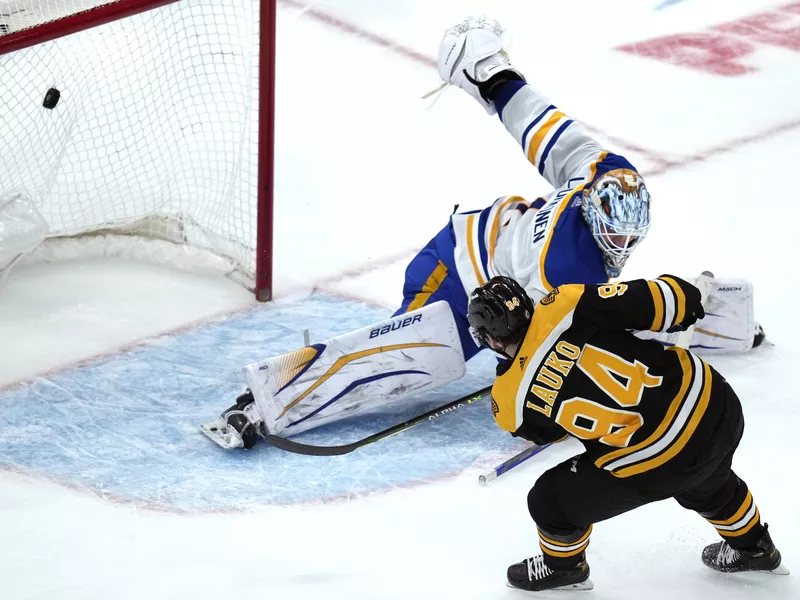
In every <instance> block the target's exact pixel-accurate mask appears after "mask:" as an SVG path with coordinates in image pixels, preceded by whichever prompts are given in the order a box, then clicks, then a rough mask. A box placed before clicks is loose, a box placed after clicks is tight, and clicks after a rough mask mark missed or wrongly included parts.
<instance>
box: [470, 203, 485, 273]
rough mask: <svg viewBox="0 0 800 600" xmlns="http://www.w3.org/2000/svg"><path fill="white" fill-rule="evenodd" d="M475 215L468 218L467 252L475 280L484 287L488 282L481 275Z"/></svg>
mask: <svg viewBox="0 0 800 600" xmlns="http://www.w3.org/2000/svg"><path fill="white" fill-rule="evenodd" d="M474 233H475V215H470V216H469V217H467V251H468V252H469V259H470V260H471V261H472V268H473V269H474V270H475V279H477V280H478V285H479V286H482V285H484V284H485V283H486V280H485V279H484V278H483V275H481V268H480V261H479V259H478V257H477V255H476V254H475V240H474V237H475V236H474Z"/></svg>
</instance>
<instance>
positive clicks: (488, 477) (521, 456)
mask: <svg viewBox="0 0 800 600" xmlns="http://www.w3.org/2000/svg"><path fill="white" fill-rule="evenodd" d="M551 445H552V444H545V445H544V446H536V445H533V446H528V447H527V448H525V450H523V451H522V452H520V453H518V454H515V455H514V456H512V457H511V458H509V459H508V460H507V461H505V462H504V463H502V464H499V465H497V466H496V467H495V468H494V469H492V470H491V471H488V472H487V473H484V474H483V475H478V483H480V484H483V485H486V484H487V483H490V482H492V481H494V480H495V479H497V478H498V477H500V475H502V474H503V473H508V472H509V471H510V470H511V469H513V468H514V467H518V466H519V465H521V464H522V463H524V462H525V461H526V460H528V459H529V458H531V457H533V456H536V455H537V454H539V452H541V451H542V450H544V449H545V448H548V447H549V446H551Z"/></svg>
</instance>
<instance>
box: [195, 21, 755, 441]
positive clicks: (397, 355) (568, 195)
mask: <svg viewBox="0 0 800 600" xmlns="http://www.w3.org/2000/svg"><path fill="white" fill-rule="evenodd" d="M507 49H508V36H507V34H506V32H505V31H504V30H503V29H502V28H501V27H500V25H499V24H497V22H496V21H494V20H492V19H488V18H485V17H482V18H468V19H467V20H465V21H464V22H463V23H461V24H460V25H458V26H456V27H454V28H452V29H450V30H448V31H447V32H446V33H445V35H444V38H443V40H442V43H441V46H440V49H439V56H438V66H439V73H440V74H441V76H442V78H443V79H444V81H445V82H446V83H448V84H452V85H455V86H457V87H459V88H461V89H462V90H464V91H466V92H467V93H468V94H469V95H470V96H472V97H473V98H474V99H475V100H476V101H477V102H478V103H479V104H480V105H481V106H482V107H483V108H484V109H485V110H486V112H487V113H489V114H497V115H498V116H499V118H500V120H501V122H502V123H503V125H504V126H505V128H506V129H507V130H508V132H509V133H510V134H511V135H512V137H513V138H514V139H515V140H516V141H517V143H519V144H520V145H521V147H522V149H523V151H524V153H525V156H526V157H527V158H528V160H529V161H530V162H531V163H532V164H533V166H534V167H535V168H536V169H537V170H538V172H539V173H540V174H541V175H542V176H543V177H544V178H545V179H546V180H547V181H548V182H550V183H551V184H552V185H553V187H554V191H553V192H552V193H550V194H549V195H547V196H544V197H541V198H537V199H535V200H533V201H532V202H528V201H527V200H525V199H523V198H521V197H519V196H504V197H501V198H499V199H498V200H496V201H495V202H494V203H493V204H492V205H490V206H488V207H487V208H485V209H484V210H480V211H472V212H467V213H457V214H454V215H452V216H451V218H450V221H449V222H448V223H447V225H446V226H445V227H444V228H443V229H442V230H441V231H440V232H439V233H438V234H437V235H436V236H435V237H434V238H433V239H432V240H431V241H430V243H428V245H427V246H426V247H425V248H424V249H422V251H420V253H419V254H418V255H417V256H416V257H415V258H414V259H413V260H412V261H411V263H410V264H409V266H408V268H407V270H406V278H405V284H404V286H403V302H402V305H401V307H400V309H399V310H398V311H397V312H396V313H395V315H394V316H393V317H392V318H390V319H388V320H386V321H384V322H381V323H376V324H374V325H371V326H369V327H366V328H364V329H362V330H359V331H357V332H353V333H350V334H346V335H344V336H339V337H337V338H334V339H332V340H326V341H325V342H323V343H320V344H315V345H314V346H312V347H309V348H303V349H301V350H298V351H297V352H292V353H289V354H286V355H282V356H278V357H273V358H269V359H266V360H265V361H262V362H260V363H256V364H254V365H249V366H248V367H246V368H245V374H246V377H247V381H248V384H249V388H250V390H252V393H250V392H249V391H248V392H247V393H245V394H244V395H243V396H241V397H240V398H239V400H237V403H236V405H235V406H233V407H231V408H230V409H229V410H228V411H225V412H224V413H223V414H222V415H221V416H220V418H219V419H218V420H217V421H215V422H212V423H209V424H208V425H205V426H203V431H204V432H205V433H206V435H208V436H209V437H210V438H211V439H213V440H214V441H215V442H217V443H218V444H220V445H221V446H222V447H224V448H231V447H241V446H243V445H244V446H245V447H249V446H251V445H252V444H254V443H255V440H256V435H257V433H262V434H263V433H265V432H267V431H268V432H270V433H272V434H276V435H283V434H285V435H291V434H294V433H300V432H302V431H304V430H307V429H310V428H312V427H315V426H318V425H321V424H323V423H326V422H328V421H332V420H336V419H339V418H341V416H342V415H344V414H353V412H354V411H360V410H364V409H365V408H368V407H369V405H370V403H373V404H374V403H385V402H387V401H388V400H391V401H395V402H396V401H397V400H398V399H400V398H402V397H408V396H412V395H414V394H415V393H418V392H419V391H420V390H422V389H430V388H433V387H436V386H439V385H442V384H445V383H447V382H450V381H453V380H454V379H457V378H459V377H461V376H462V375H463V373H464V370H465V361H467V360H469V359H470V358H472V357H473V356H474V355H475V354H476V353H477V352H478V351H479V350H480V347H479V346H478V345H477V344H476V343H475V341H474V340H473V338H472V336H471V335H470V332H469V323H468V322H467V317H466V315H467V303H468V296H469V293H470V292H471V291H472V290H473V289H475V288H476V287H478V286H481V285H483V284H484V283H486V282H487V281H488V280H489V279H490V278H491V277H493V276H495V275H505V276H509V277H513V278H514V279H515V280H517V281H519V282H520V283H521V284H522V285H523V287H524V288H525V289H526V291H527V293H528V295H529V296H530V297H531V298H533V299H534V300H536V301H538V300H539V299H540V298H542V297H544V296H545V295H546V294H548V293H549V292H550V291H551V290H552V289H553V288H554V287H556V286H559V285H562V284H565V283H604V282H607V281H608V280H609V278H612V277H617V276H618V275H619V274H620V272H621V270H622V268H623V266H624V264H625V262H626V260H627V259H628V257H629V256H630V255H631V253H632V252H633V250H634V249H635V248H636V247H637V246H638V245H639V244H640V243H641V241H642V240H643V239H644V237H645V235H646V233H647V230H648V228H649V226H650V194H649V193H648V191H647V188H646V187H645V184H644V181H643V179H642V178H641V176H640V175H639V173H638V172H637V170H636V169H635V168H634V167H633V165H631V164H630V163H629V162H628V161H627V160H626V159H625V158H623V157H622V156H618V155H616V154H613V153H611V152H608V151H606V150H604V149H603V148H602V147H601V146H600V145H599V144H598V143H597V142H596V141H595V140H594V139H593V138H592V137H591V136H589V135H588V133H587V132H586V131H585V130H584V128H583V127H581V126H580V125H579V124H578V123H576V122H575V121H573V120H572V119H570V118H569V117H567V116H566V115H565V114H564V113H563V112H561V111H560V110H558V109H557V108H556V107H555V106H553V105H552V104H551V103H550V101H549V100H547V99H546V98H545V97H544V96H542V95H541V94H540V93H539V92H538V91H536V90H535V89H534V88H533V87H531V86H530V85H528V84H527V83H526V82H525V78H524V77H523V75H522V73H521V72H520V71H519V70H518V69H517V68H516V67H514V66H513V65H512V64H511V63H510V61H509V58H508V54H507ZM738 289H739V290H740V291H742V290H743V291H744V293H745V294H747V293H748V290H749V288H747V287H746V286H744V285H742V286H741V287H739V288H738ZM751 312H752V311H751ZM751 321H752V317H751ZM748 327H749V331H750V332H752V327H753V325H752V323H749V324H746V325H744V328H745V329H747V328H748ZM729 333H730V331H728V332H726V334H729ZM727 337H731V338H734V337H737V335H733V336H731V335H728V336H727ZM738 337H741V336H738ZM750 340H751V341H750V342H749V343H752V334H750ZM728 343H729V344H730V343H734V344H736V343H739V344H741V343H742V342H741V341H733V342H731V341H728ZM744 343H745V344H746V343H747V342H744ZM748 347H749V346H748Z"/></svg>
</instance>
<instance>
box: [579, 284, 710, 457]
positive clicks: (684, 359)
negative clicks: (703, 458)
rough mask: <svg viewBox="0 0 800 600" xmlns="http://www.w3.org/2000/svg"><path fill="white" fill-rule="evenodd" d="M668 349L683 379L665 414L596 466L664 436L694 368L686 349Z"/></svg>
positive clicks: (684, 397) (606, 455)
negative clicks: (649, 430) (647, 431)
mask: <svg viewBox="0 0 800 600" xmlns="http://www.w3.org/2000/svg"><path fill="white" fill-rule="evenodd" d="M648 283H652V282H648ZM654 285H655V284H654ZM656 287H658V286H656ZM659 295H660V292H659ZM669 350H672V351H674V352H676V353H677V354H678V359H679V360H680V363H681V368H682V369H683V380H682V381H681V387H680V389H679V390H678V393H677V395H676V396H675V398H673V400H672V402H671V403H670V405H669V409H668V410H667V414H666V415H665V416H664V418H663V419H662V420H661V423H659V425H658V427H657V428H656V430H655V431H654V432H653V433H652V434H651V435H650V437H648V438H647V439H646V440H642V441H641V442H639V443H638V444H635V445H633V446H629V447H628V448H621V449H620V450H614V451H613V452H609V453H608V454H604V455H603V456H601V457H600V458H598V459H597V460H596V461H595V463H594V464H595V466H597V467H598V468H603V467H604V466H605V465H607V464H608V463H610V462H611V461H614V460H616V459H618V458H622V457H623V456H628V455H629V454H633V453H634V452H639V451H640V450H643V449H645V448H647V447H648V446H652V445H653V444H655V443H656V442H658V440H660V439H661V438H662V437H663V436H664V434H665V433H666V432H667V431H668V430H669V427H670V425H672V422H673V421H674V420H675V416H676V415H677V414H678V412H679V411H680V408H681V406H682V405H683V403H684V401H685V400H686V395H687V393H688V391H689V385H690V384H691V382H692V373H693V371H694V368H693V367H692V359H691V358H690V357H689V354H688V353H687V352H686V350H684V349H683V348H676V347H672V348H669Z"/></svg>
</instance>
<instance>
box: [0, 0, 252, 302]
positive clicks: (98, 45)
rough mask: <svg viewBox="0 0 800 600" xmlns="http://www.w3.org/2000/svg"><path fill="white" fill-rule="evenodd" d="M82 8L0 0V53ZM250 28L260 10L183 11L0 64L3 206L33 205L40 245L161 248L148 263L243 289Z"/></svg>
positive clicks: (237, 4)
mask: <svg viewBox="0 0 800 600" xmlns="http://www.w3.org/2000/svg"><path fill="white" fill-rule="evenodd" d="M124 1H125V0H122V2H124ZM95 4H97V2H95ZM90 6H91V3H90V2H87V0H58V1H49V2H48V1H47V0H27V1H19V0H16V1H14V2H3V1H2V0H0V24H2V26H0V42H2V40H3V34H4V33H9V34H11V33H13V32H15V31H17V30H19V29H24V28H27V27H30V26H32V25H35V24H36V23H40V22H45V21H47V20H49V19H52V18H54V17H57V16H61V15H67V14H71V13H75V12H79V11H83V10H85V9H87V8H89V7H90ZM258 30H259V14H258V0H182V1H181V2H178V3H176V4H170V5H167V6H164V7H162V8H157V9H154V10H150V11H147V12H143V13H140V14H137V15H134V16H131V17H127V18H124V19H121V20H118V21H114V22H112V23H109V24H105V25H101V26H99V27H95V28H92V29H88V30H86V31H82V32H79V33H76V34H72V35H69V36H67V37H63V38H60V39H56V40H53V41H50V42H45V43H43V44H40V45H36V46H33V47H30V48H26V49H23V50H19V51H16V52H12V53H9V54H5V55H0V102H1V103H2V109H1V110H0V130H1V131H2V135H0V196H2V195H3V194H4V193H10V192H12V191H13V192H15V193H21V194H22V195H24V196H25V197H27V198H29V199H31V201H32V202H33V204H34V205H35V206H36V208H37V209H38V211H39V213H41V215H42V217H43V218H44V219H45V221H46V222H47V224H48V225H49V228H50V233H49V236H50V237H51V238H52V237H59V238H64V237H67V236H82V237H85V236H87V235H89V234H91V235H92V237H94V238H96V239H100V238H103V239H107V238H109V236H112V237H114V238H115V239H116V240H117V242H118V241H119V239H120V238H122V239H135V240H136V242H135V246H136V247H137V248H139V250H141V248H142V243H141V240H142V239H152V240H158V241H155V242H154V243H153V244H150V246H148V247H149V248H150V250H148V252H150V254H151V256H150V258H152V259H154V260H157V261H164V262H173V263H174V262H175V261H176V260H180V261H181V262H185V260H186V257H185V255H187V254H189V255H192V256H193V257H195V258H197V259H198V260H199V261H201V263H202V262H203V261H204V260H205V259H211V263H204V266H210V264H212V263H214V264H216V266H219V267H221V268H223V269H225V270H227V271H228V272H229V273H230V274H232V275H234V276H235V277H236V278H238V279H240V280H241V281H242V282H243V283H244V284H245V285H248V286H249V287H252V278H253V275H254V273H255V245H256V192H257V166H258V151H257V137H258V50H259V39H258ZM51 88H55V89H56V90H58V92H59V93H60V99H59V100H58V103H57V104H56V105H55V107H53V108H52V109H48V108H46V107H45V106H43V101H44V99H45V95H46V94H47V92H48V90H50V89H51ZM84 241H85V240H82V242H84ZM2 243H3V242H2V238H1V237H0V246H2ZM62 243H63V240H62ZM117 246H119V244H118V243H117ZM104 252H108V250H105V251H104ZM114 252H116V250H115V251H114ZM51 254H52V252H51ZM55 254H56V255H57V254H58V252H55ZM67 254H69V253H67ZM178 254H180V255H184V256H183V258H180V259H176V258H175V256H176V255H178Z"/></svg>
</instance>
